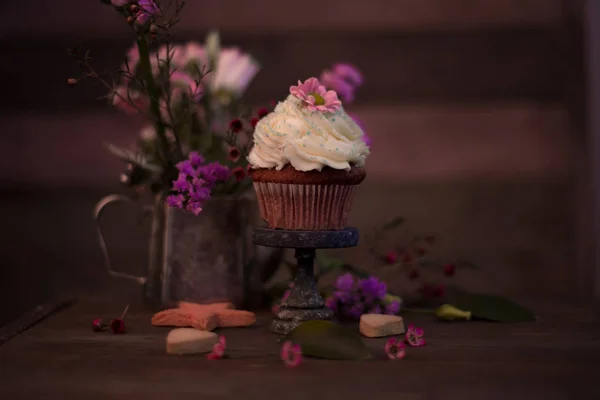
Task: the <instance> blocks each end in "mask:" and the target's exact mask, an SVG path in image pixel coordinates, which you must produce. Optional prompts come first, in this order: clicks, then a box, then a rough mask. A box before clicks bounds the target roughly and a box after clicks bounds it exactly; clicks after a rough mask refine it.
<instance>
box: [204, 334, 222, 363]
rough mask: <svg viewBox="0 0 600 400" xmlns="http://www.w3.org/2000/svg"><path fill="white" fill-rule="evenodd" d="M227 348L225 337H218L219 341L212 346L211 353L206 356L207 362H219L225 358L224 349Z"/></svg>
mask: <svg viewBox="0 0 600 400" xmlns="http://www.w3.org/2000/svg"><path fill="white" fill-rule="evenodd" d="M226 348H227V345H226V341H225V336H219V341H218V342H217V343H216V344H215V345H214V346H213V350H212V353H210V354H209V355H207V356H206V358H208V359H209V360H220V359H222V358H223V357H225V349H226Z"/></svg>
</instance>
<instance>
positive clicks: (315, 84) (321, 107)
mask: <svg viewBox="0 0 600 400" xmlns="http://www.w3.org/2000/svg"><path fill="white" fill-rule="evenodd" d="M290 93H291V94H292V95H294V96H296V97H297V98H299V99H300V100H302V101H303V102H304V104H305V105H306V106H307V107H308V109H309V110H310V111H320V112H322V113H325V112H335V111H337V110H338V109H339V108H340V106H341V105H342V102H341V101H340V100H339V99H338V96H337V93H336V92H334V91H333V90H327V89H325V86H323V85H321V84H320V83H319V80H318V79H317V78H308V79H307V80H305V81H304V83H302V82H300V81H298V86H291V87H290Z"/></svg>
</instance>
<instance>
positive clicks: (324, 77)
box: [321, 71, 354, 103]
mask: <svg viewBox="0 0 600 400" xmlns="http://www.w3.org/2000/svg"><path fill="white" fill-rule="evenodd" d="M321 83H323V85H324V86H325V87H327V88H328V89H331V90H333V91H335V92H336V93H337V95H338V96H339V98H340V99H341V100H342V101H343V102H344V103H351V102H352V101H353V100H354V86H352V85H350V84H349V83H348V82H346V81H344V80H343V79H342V78H340V77H339V76H337V75H336V74H335V73H333V72H331V71H323V73H322V74H321Z"/></svg>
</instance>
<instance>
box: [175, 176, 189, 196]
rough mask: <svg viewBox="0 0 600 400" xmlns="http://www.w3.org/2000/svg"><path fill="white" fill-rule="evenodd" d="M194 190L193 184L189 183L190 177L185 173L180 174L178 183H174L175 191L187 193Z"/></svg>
mask: <svg viewBox="0 0 600 400" xmlns="http://www.w3.org/2000/svg"><path fill="white" fill-rule="evenodd" d="M191 189H192V184H191V183H190V181H188V175H186V174H184V173H183V172H180V173H179V177H177V180H176V181H173V190H176V191H178V192H187V191H190V190H191Z"/></svg>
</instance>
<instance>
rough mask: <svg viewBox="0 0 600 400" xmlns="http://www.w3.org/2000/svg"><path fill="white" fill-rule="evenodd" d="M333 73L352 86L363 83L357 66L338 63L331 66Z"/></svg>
mask: <svg viewBox="0 0 600 400" xmlns="http://www.w3.org/2000/svg"><path fill="white" fill-rule="evenodd" d="M333 73H334V74H336V75H337V76H339V77H340V78H341V79H343V80H344V81H346V82H348V83H349V84H350V85H352V86H357V87H358V86H360V85H362V84H363V78H362V73H361V72H360V70H359V69H358V68H356V67H355V66H354V65H351V64H344V63H338V64H335V65H334V66H333Z"/></svg>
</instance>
